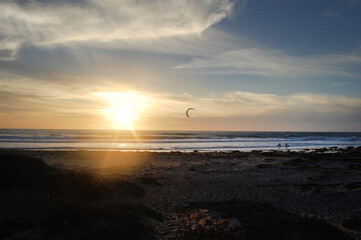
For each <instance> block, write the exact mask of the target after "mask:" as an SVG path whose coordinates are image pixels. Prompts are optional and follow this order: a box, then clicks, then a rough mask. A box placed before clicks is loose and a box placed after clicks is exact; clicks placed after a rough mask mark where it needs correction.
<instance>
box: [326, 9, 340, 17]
mask: <svg viewBox="0 0 361 240" xmlns="http://www.w3.org/2000/svg"><path fill="white" fill-rule="evenodd" d="M322 16H324V17H340V16H341V14H340V13H338V12H335V11H333V10H325V11H324V12H323V14H322Z"/></svg>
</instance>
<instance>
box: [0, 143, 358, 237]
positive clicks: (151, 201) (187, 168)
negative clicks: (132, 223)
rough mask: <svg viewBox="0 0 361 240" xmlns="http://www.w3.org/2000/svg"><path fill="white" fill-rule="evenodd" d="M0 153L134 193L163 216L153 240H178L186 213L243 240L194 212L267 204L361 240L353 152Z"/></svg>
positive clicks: (236, 226) (237, 225)
mask: <svg viewBox="0 0 361 240" xmlns="http://www.w3.org/2000/svg"><path fill="white" fill-rule="evenodd" d="M4 152H8V153H9V152H10V153H11V154H20V155H22V156H24V155H26V156H32V157H36V158H38V159H41V160H42V161H44V162H45V163H46V164H47V165H50V166H53V167H55V168H56V169H63V170H71V171H73V170H76V171H85V172H87V173H91V174H94V175H97V176H100V177H101V178H103V179H123V180H126V181H129V182H130V183H132V184H136V185H138V186H140V187H141V188H142V189H143V190H144V196H143V197H141V198H139V199H137V200H136V201H137V203H139V204H141V205H144V206H146V207H149V208H150V209H152V210H154V211H157V212H158V213H160V214H161V216H162V220H154V219H152V218H147V220H144V221H145V222H146V225H148V226H151V227H150V228H152V229H153V230H154V234H153V235H154V236H155V238H157V239H182V238H177V237H179V236H181V234H182V232H184V227H185V226H186V225H187V219H186V214H187V211H188V222H192V219H191V218H192V217H189V216H190V215H189V213H192V214H193V213H196V214H197V216H198V217H199V216H200V215H201V216H202V217H199V218H202V219H203V220H204V219H217V221H221V220H222V219H223V220H227V222H232V224H233V225H232V229H233V230H234V231H236V232H235V234H236V235H237V234H241V235H242V234H245V233H244V231H243V230H245V229H246V228H247V223H245V222H242V219H237V218H234V217H233V216H230V215H229V213H228V214H227V213H222V207H220V208H219V209H218V210H211V209H210V208H208V209H207V208H205V207H199V205H197V204H199V203H204V204H205V203H208V204H209V203H220V204H229V203H231V202H238V203H245V204H248V203H257V204H266V205H267V206H272V207H275V208H276V209H279V210H281V211H285V212H286V213H287V214H294V215H295V216H300V217H306V218H312V219H317V220H321V221H323V222H326V223H327V224H329V225H330V226H333V227H335V228H336V229H338V230H340V231H342V232H343V233H345V234H346V235H347V236H349V237H351V239H360V236H361V235H360V233H361V232H360V230H361V229H360V227H361V225H360V219H361V178H360V172H361V148H360V147H358V148H348V149H332V150H329V149H328V150H327V149H319V150H316V151H311V152H307V151H300V152H290V151H289V152H281V151H271V152H262V151H252V152H247V153H246V152H239V151H229V152H205V153H201V152H197V151H195V152H191V153H183V152H164V153H156V152H118V151H2V154H3V153H4ZM194 204H195V205H194ZM190 206H193V207H190ZM2 207H4V205H3V206H2ZM226 208H227V207H225V209H226ZM185 209H187V210H185ZM259 214H262V213H259ZM202 219H201V220H202ZM198 220H199V219H198ZM198 220H197V221H198ZM214 221H215V222H217V221H216V220H214ZM203 222H204V221H203ZM208 222H209V221H208ZM200 226H201V227H206V225H204V224H203V225H202V224H201V225H200ZM242 229H243V230H242ZM233 230H232V231H233ZM237 231H238V232H237ZM242 231H243V232H242ZM189 239H190V238H189ZM246 239H247V238H246ZM248 239H252V238H248ZM253 239H257V238H253ZM316 239H317V238H316Z"/></svg>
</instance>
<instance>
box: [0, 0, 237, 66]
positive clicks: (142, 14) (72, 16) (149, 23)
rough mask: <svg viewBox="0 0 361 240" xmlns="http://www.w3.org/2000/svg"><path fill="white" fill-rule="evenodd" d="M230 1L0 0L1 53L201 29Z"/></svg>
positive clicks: (218, 18) (5, 55) (214, 20)
mask: <svg viewBox="0 0 361 240" xmlns="http://www.w3.org/2000/svg"><path fill="white" fill-rule="evenodd" d="M232 6H233V4H232V3H231V2H230V1H229V0H206V1H193V0H186V1H177V0H154V1H148V0H136V1H134V0H120V1H113V0H102V1H97V0H83V1H78V2H73V1H66V0H63V1H36V0H32V1H15V0H9V1H1V2H0V9H1V12H2V14H1V15H0V28H1V34H0V39H1V41H0V58H2V59H13V58H14V56H15V55H16V53H17V51H18V50H19V48H20V47H21V46H22V45H36V46H48V45H52V44H63V43H67V42H88V41H93V42H110V41H114V40H130V41H131V40H137V39H157V38H162V37H173V36H184V35H192V34H200V33H202V32H203V31H205V30H206V29H207V28H209V27H210V26H212V25H213V24H215V23H218V22H219V21H221V20H222V19H224V18H225V17H226V16H227V15H228V14H230V12H231V10H232Z"/></svg>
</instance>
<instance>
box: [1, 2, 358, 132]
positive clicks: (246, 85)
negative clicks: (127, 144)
mask: <svg viewBox="0 0 361 240" xmlns="http://www.w3.org/2000/svg"><path fill="white" fill-rule="evenodd" d="M360 12H361V0H317V1H314V0H312V1H311V0H303V1H296V0H268V1H261V0H243V1H242V0H118V1H115V0H102V1H100V0H99V1H97V0H79V1H75V0H29V1H20V0H3V1H0V13H1V14H0V128H36V129H39V128H46V129H134V130H138V129H144V130H224V131H225V130H234V131H361V27H360V26H361V14H360ZM190 107H192V108H195V109H196V110H195V111H192V112H190V118H187V116H186V115H185V111H186V109H188V108H190Z"/></svg>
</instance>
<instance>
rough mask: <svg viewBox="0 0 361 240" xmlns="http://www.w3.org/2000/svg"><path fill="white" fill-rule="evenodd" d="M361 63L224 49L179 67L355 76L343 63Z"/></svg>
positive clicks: (260, 73) (348, 59)
mask: <svg viewBox="0 0 361 240" xmlns="http://www.w3.org/2000/svg"><path fill="white" fill-rule="evenodd" d="M348 63H356V64H361V57H360V56H358V55H326V56H325V55H324V56H307V57H304V56H300V57H296V56H290V55H286V54H284V53H282V52H280V51H277V50H270V49H259V48H249V49H243V50H237V51H230V52H224V53H221V54H218V55H213V56H210V57H204V58H195V59H193V60H192V61H191V62H189V63H186V64H183V65H179V66H176V67H175V68H178V69H187V70H188V71H189V70H191V71H192V70H193V71H194V72H195V73H199V74H234V75H251V76H283V77H290V78H292V77H298V76H319V75H323V76H325V75H337V76H344V77H354V76H355V75H354V74H353V73H352V72H349V71H347V70H345V69H344V68H343V64H348Z"/></svg>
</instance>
